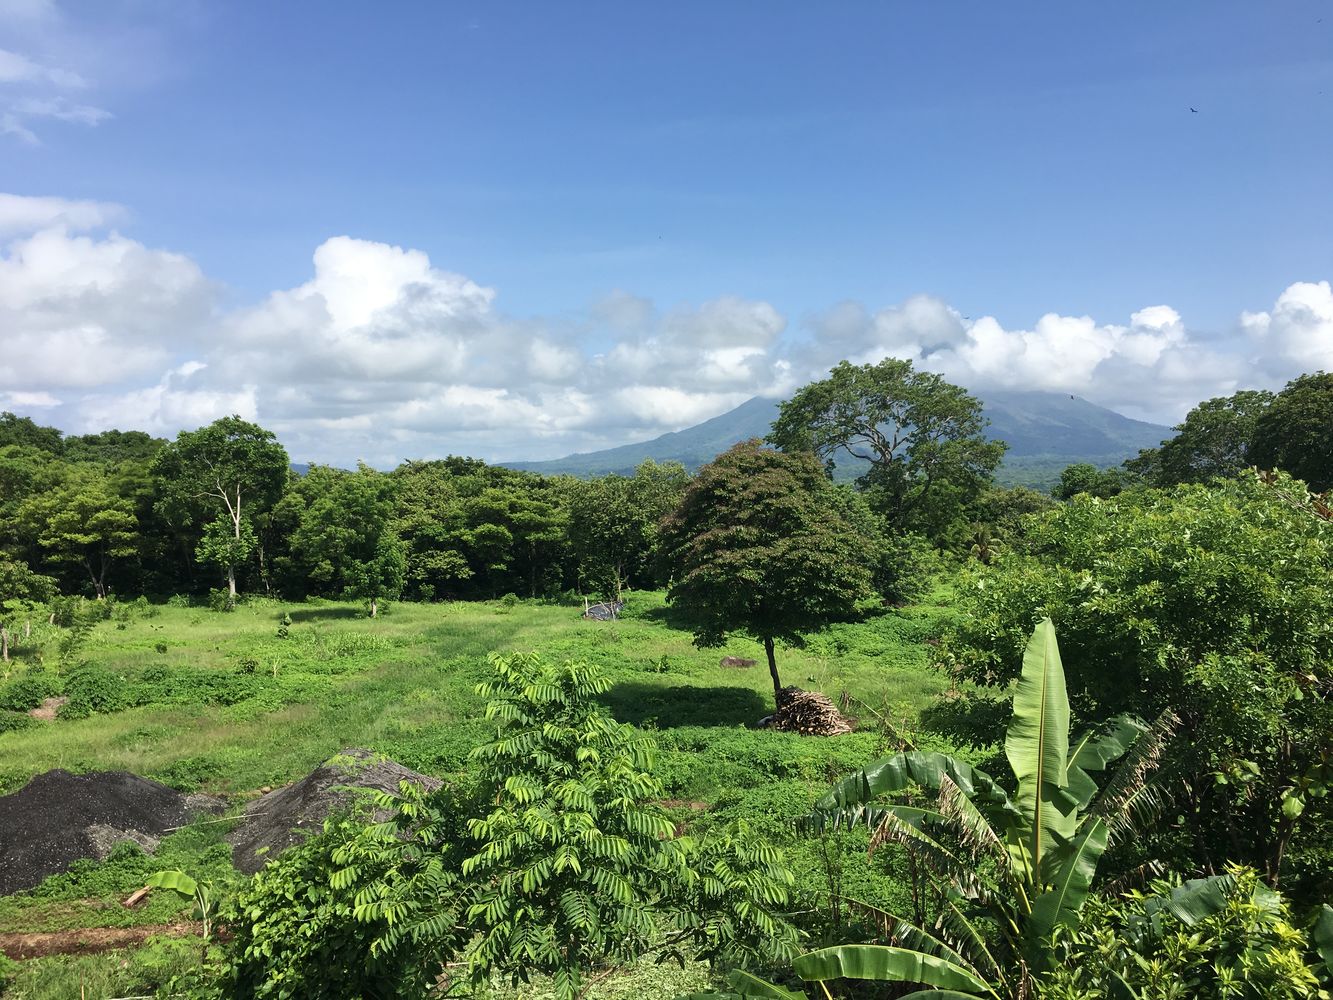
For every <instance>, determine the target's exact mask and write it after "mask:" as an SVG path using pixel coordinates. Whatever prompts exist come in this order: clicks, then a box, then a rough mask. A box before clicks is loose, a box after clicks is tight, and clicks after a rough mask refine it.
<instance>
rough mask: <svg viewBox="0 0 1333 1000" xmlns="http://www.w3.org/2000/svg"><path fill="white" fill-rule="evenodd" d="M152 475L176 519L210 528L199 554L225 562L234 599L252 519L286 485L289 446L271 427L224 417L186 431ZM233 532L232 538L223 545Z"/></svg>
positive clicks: (164, 505)
mask: <svg viewBox="0 0 1333 1000" xmlns="http://www.w3.org/2000/svg"><path fill="white" fill-rule="evenodd" d="M153 473H154V475H155V476H156V478H157V480H158V482H159V483H160V488H161V495H162V500H161V507H162V509H163V510H164V511H166V512H168V515H169V516H170V517H172V519H173V520H175V521H177V522H178V523H179V522H181V521H185V522H189V523H193V524H196V525H198V526H200V527H203V526H209V527H208V530H207V532H206V533H205V536H204V538H205V541H204V542H203V543H201V545H203V548H202V549H201V550H200V552H202V553H203V555H206V556H208V557H209V559H210V560H212V561H217V562H220V563H221V564H222V565H223V568H224V571H225V572H226V576H227V590H228V593H229V594H230V596H231V598H232V599H233V600H235V598H236V569H237V567H238V566H239V565H241V564H242V563H243V562H244V561H245V560H246V559H247V558H248V557H249V555H250V552H252V551H253V549H254V545H255V541H254V530H253V527H252V519H253V517H254V515H255V514H257V513H261V512H263V511H267V510H269V509H271V508H272V507H273V505H274V504H276V503H277V502H278V500H279V499H280V498H281V496H282V491H283V488H284V486H285V485H286V483H287V477H288V475H289V463H288V459H287V452H286V449H284V448H283V447H282V445H281V444H279V443H278V439H277V438H276V437H275V436H274V435H273V433H272V432H271V431H266V430H264V428H262V427H260V426H259V425H257V424H252V423H250V422H249V421H246V420H242V419H241V418H240V417H236V416H233V417H222V418H221V419H219V420H215V421H213V423H211V424H209V425H208V426H207V427H201V428H199V429H198V430H195V431H181V432H180V434H178V435H177V436H176V440H175V441H173V442H171V443H170V444H168V445H167V446H166V447H164V448H163V449H162V450H161V451H160V452H159V453H158V456H157V458H156V459H154V460H153ZM219 525H220V526H221V527H218V526H219ZM223 529H225V530H223ZM228 533H229V534H230V536H231V539H230V542H226V543H224V539H223V535H224V534H228ZM201 558H202V556H201Z"/></svg>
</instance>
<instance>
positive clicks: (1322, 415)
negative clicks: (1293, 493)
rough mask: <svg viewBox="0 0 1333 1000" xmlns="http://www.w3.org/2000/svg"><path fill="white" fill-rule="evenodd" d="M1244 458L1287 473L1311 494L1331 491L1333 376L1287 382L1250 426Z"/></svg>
mask: <svg viewBox="0 0 1333 1000" xmlns="http://www.w3.org/2000/svg"><path fill="white" fill-rule="evenodd" d="M1246 459H1247V460H1248V461H1249V462H1250V464H1252V465H1257V466H1259V467H1260V468H1263V469H1281V470H1282V471H1283V472H1287V473H1290V474H1291V475H1292V476H1295V477H1296V478H1297V479H1302V480H1304V481H1305V482H1306V484H1307V485H1308V486H1309V487H1310V489H1312V490H1314V491H1315V492H1316V493H1322V492H1324V491H1325V490H1328V489H1333V373H1329V372H1316V373H1315V374H1313V375H1302V376H1300V377H1299V378H1297V379H1293V380H1292V381H1290V382H1288V383H1287V385H1286V387H1285V388H1284V389H1283V390H1282V391H1281V392H1279V393H1278V394H1277V396H1276V397H1275V398H1274V399H1273V401H1272V403H1271V404H1270V405H1269V406H1268V407H1267V408H1266V409H1265V410H1264V411H1263V413H1262V414H1261V415H1260V416H1259V418H1258V419H1257V420H1256V421H1255V424H1254V437H1253V438H1252V439H1251V441H1250V446H1249V448H1248V449H1247V451H1246Z"/></svg>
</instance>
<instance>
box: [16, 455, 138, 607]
mask: <svg viewBox="0 0 1333 1000" xmlns="http://www.w3.org/2000/svg"><path fill="white" fill-rule="evenodd" d="M20 514H21V516H22V517H23V518H24V520H26V521H28V522H30V523H31V524H33V525H35V526H36V528H37V542H38V544H39V545H41V547H42V549H43V550H44V551H45V552H46V553H47V557H48V558H49V559H50V560H51V561H52V562H56V563H70V564H73V565H76V566H81V567H83V570H84V571H85V572H86V573H87V574H88V578H89V579H90V580H91V581H92V585H93V593H94V594H95V595H96V596H97V598H98V599H99V600H101V599H102V598H104V597H106V594H107V574H108V572H109V571H110V569H111V566H112V563H113V562H114V561H115V560H117V559H124V558H126V557H129V556H133V555H134V554H135V553H136V552H137V551H138V542H139V522H138V519H137V518H136V517H135V516H134V506H133V504H131V502H130V501H129V500H126V499H124V498H123V497H120V496H117V495H116V494H115V492H114V491H113V490H112V489H111V485H110V484H109V483H108V482H107V480H106V479H105V478H104V477H102V476H99V475H96V474H92V475H78V476H71V477H70V479H69V480H68V481H67V482H65V483H64V484H63V485H61V486H60V487H59V488H58V489H55V490H53V491H51V492H47V493H43V494H40V495H38V496H34V497H31V498H29V500H28V501H27V502H26V503H25V504H24V505H23V507H22V508H20Z"/></svg>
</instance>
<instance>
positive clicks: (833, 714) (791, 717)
mask: <svg viewBox="0 0 1333 1000" xmlns="http://www.w3.org/2000/svg"><path fill="white" fill-rule="evenodd" d="M768 725H769V727H770V728H772V729H778V730H781V731H782V732H784V733H801V734H802V735H804V736H840V735H841V734H843V733H850V732H851V731H852V724H851V722H850V720H848V719H847V718H845V717H844V716H843V714H842V713H841V712H839V711H838V707H837V706H836V705H834V704H833V702H831V701H830V700H829V699H828V698H827V697H826V696H824V695H822V694H820V693H819V692H818V691H802V690H801V689H800V688H798V687H787V688H783V689H782V694H781V695H779V696H778V710H777V711H776V712H774V713H773V714H772V715H771V716H770V717H769V721H768Z"/></svg>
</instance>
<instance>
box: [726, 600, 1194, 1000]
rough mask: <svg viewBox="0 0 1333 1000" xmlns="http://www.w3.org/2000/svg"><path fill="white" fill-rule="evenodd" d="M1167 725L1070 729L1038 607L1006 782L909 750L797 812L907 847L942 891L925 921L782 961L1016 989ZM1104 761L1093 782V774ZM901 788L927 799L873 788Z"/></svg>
mask: <svg viewBox="0 0 1333 1000" xmlns="http://www.w3.org/2000/svg"><path fill="white" fill-rule="evenodd" d="M1175 724H1176V723H1175V719H1174V717H1172V716H1166V717H1163V718H1162V719H1160V720H1159V721H1158V722H1157V723H1156V724H1154V725H1152V726H1147V725H1145V724H1144V723H1142V722H1140V721H1139V720H1137V719H1135V718H1132V717H1130V716H1121V717H1118V718H1116V719H1113V720H1111V721H1110V722H1108V723H1107V724H1105V725H1104V726H1099V727H1097V728H1096V729H1094V730H1092V731H1090V732H1088V733H1086V734H1084V735H1082V736H1080V737H1078V738H1077V739H1074V740H1072V741H1071V739H1070V733H1069V699H1068V696H1067V693H1066V691H1065V677H1064V669H1063V667H1062V666H1061V663H1060V651H1059V647H1058V645H1057V643H1056V636H1055V627H1054V625H1052V623H1051V621H1050V619H1044V620H1043V621H1042V622H1041V623H1040V624H1039V625H1038V626H1037V627H1036V630H1035V631H1034V632H1033V634H1032V638H1031V641H1030V642H1029V643H1028V646H1027V649H1026V651H1025V653H1024V656H1023V669H1022V674H1021V676H1020V678H1019V681H1018V685H1017V688H1016V689H1015V692H1014V706H1013V717H1012V720H1011V722H1010V724H1009V728H1008V732H1007V735H1006V739H1005V756H1006V757H1007V759H1008V761H1009V766H1010V768H1011V769H1012V771H1013V776H1014V778H1015V779H1016V790H1015V793H1014V794H1013V795H1010V794H1009V793H1008V792H1006V791H1005V789H1004V787H1003V786H1001V784H1000V783H998V782H997V781H996V780H995V779H994V778H992V777H991V776H990V775H988V774H986V773H985V772H984V771H981V770H980V769H978V768H974V767H971V766H970V765H968V764H966V763H964V762H962V761H960V760H957V759H956V758H953V757H950V756H947V755H944V754H939V753H927V752H918V751H913V752H908V753H899V754H895V755H893V756H891V757H886V758H884V759H882V760H879V761H876V762H875V763H873V764H871V765H869V766H868V767H865V768H862V769H861V770H859V771H857V772H855V773H854V774H852V775H850V776H848V777H847V778H844V779H843V780H842V781H840V782H839V783H838V784H837V785H835V786H834V787H833V788H832V790H830V791H829V792H828V793H827V794H826V795H824V796H823V797H822V798H821V799H820V800H819V801H818V802H817V803H816V804H815V807H814V809H813V811H812V812H811V813H810V815H808V816H807V817H805V818H804V819H803V820H801V821H800V823H799V827H800V829H801V830H802V831H803V832H805V833H807V834H818V833H821V832H823V831H826V830H831V829H835V828H838V827H847V826H852V825H856V824H864V825H866V826H868V827H870V828H871V829H872V830H873V831H874V834H873V837H872V838H871V849H872V850H873V849H875V848H878V847H880V846H882V845H884V844H898V845H901V846H903V847H904V848H906V849H907V850H909V851H911V852H912V853H913V855H915V857H916V858H917V859H918V861H920V862H921V863H922V864H923V865H924V867H925V869H926V870H927V871H928V872H929V873H931V875H932V877H933V878H934V880H935V881H936V883H937V885H938V887H939V888H940V890H941V907H942V910H941V915H940V917H939V919H938V921H937V922H936V924H935V925H934V926H933V927H932V928H931V930H930V931H927V930H926V929H925V928H922V927H917V926H914V925H912V924H910V923H909V922H907V921H903V920H895V921H894V922H893V924H892V927H891V931H890V940H892V941H893V942H894V943H893V944H891V945H878V944H846V945H840V946H837V947H832V948H824V949H821V950H819V951H815V952H811V953H809V954H806V955H802V956H801V957H800V958H798V959H796V961H795V962H794V964H793V970H794V971H795V972H796V974H797V975H799V976H800V977H801V978H802V979H804V980H806V981H808V982H819V983H821V984H824V983H826V982H827V981H829V980H833V979H839V978H847V979H863V980H864V979H869V980H878V981H889V982H899V983H911V984H919V985H922V986H924V987H927V988H926V989H924V990H919V991H917V992H915V993H912V994H910V996H911V997H912V998H913V1000H926V998H934V1000H962V998H969V997H970V998H979V997H990V998H1002V997H1014V996H1023V995H1026V994H1027V993H1028V992H1029V991H1030V989H1031V983H1032V978H1033V976H1035V975H1037V974H1039V973H1040V972H1041V970H1042V969H1043V968H1044V966H1045V965H1046V963H1047V954H1048V947H1047V945H1048V942H1049V938H1050V934H1051V932H1052V931H1053V930H1054V929H1055V928H1056V927H1058V926H1061V925H1067V924H1074V925H1076V924H1077V923H1078V920H1079V914H1080V910H1081V909H1082V906H1083V902H1084V900H1085V899H1086V898H1087V896H1088V892H1089V890H1090V888H1091V885H1092V880H1093V877H1094V875H1095V874H1096V870H1097V864H1098V862H1099V861H1100V859H1101V857H1102V855H1103V854H1104V853H1105V851H1106V850H1107V848H1108V847H1109V846H1110V845H1111V844H1112V843H1113V842H1114V841H1115V840H1116V839H1117V838H1118V837H1120V836H1123V835H1124V834H1125V833H1127V832H1128V831H1130V830H1132V829H1133V828H1134V826H1135V823H1136V821H1137V820H1139V819H1141V818H1143V817H1144V816H1145V815H1146V814H1148V813H1151V811H1152V808H1153V807H1154V805H1155V804H1156V801H1157V796H1156V793H1155V791H1154V789H1153V786H1152V785H1151V784H1150V782H1149V781H1148V779H1149V776H1150V775H1151V774H1152V772H1153V770H1154V769H1155V767H1156V764H1157V761H1158V759H1159V757H1160V755H1161V752H1162V749H1163V747H1164V746H1165V744H1166V742H1167V740H1168V739H1169V738H1170V736H1171V733H1172V732H1173V730H1174V727H1175ZM1116 761H1119V762H1120V766H1119V767H1118V768H1117V769H1116V770H1115V772H1114V774H1113V775H1112V776H1111V778H1110V780H1109V781H1108V782H1107V783H1106V785H1105V787H1104V788H1101V789H1100V790H1099V788H1098V785H1097V782H1096V781H1094V780H1093V777H1092V775H1093V774H1094V773H1100V772H1103V771H1105V770H1106V768H1107V766H1108V765H1110V764H1112V763H1113V762H1116ZM914 788H921V789H925V790H926V791H927V792H929V793H932V794H933V795H934V802H933V803H931V804H928V805H925V806H917V805H904V804H898V803H895V802H893V801H891V800H889V801H886V797H887V796H891V795H893V794H894V793H898V792H905V791H908V790H910V789H914ZM733 989H735V986H733ZM736 992H737V993H743V992H746V991H745V990H744V989H737V990H736Z"/></svg>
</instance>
